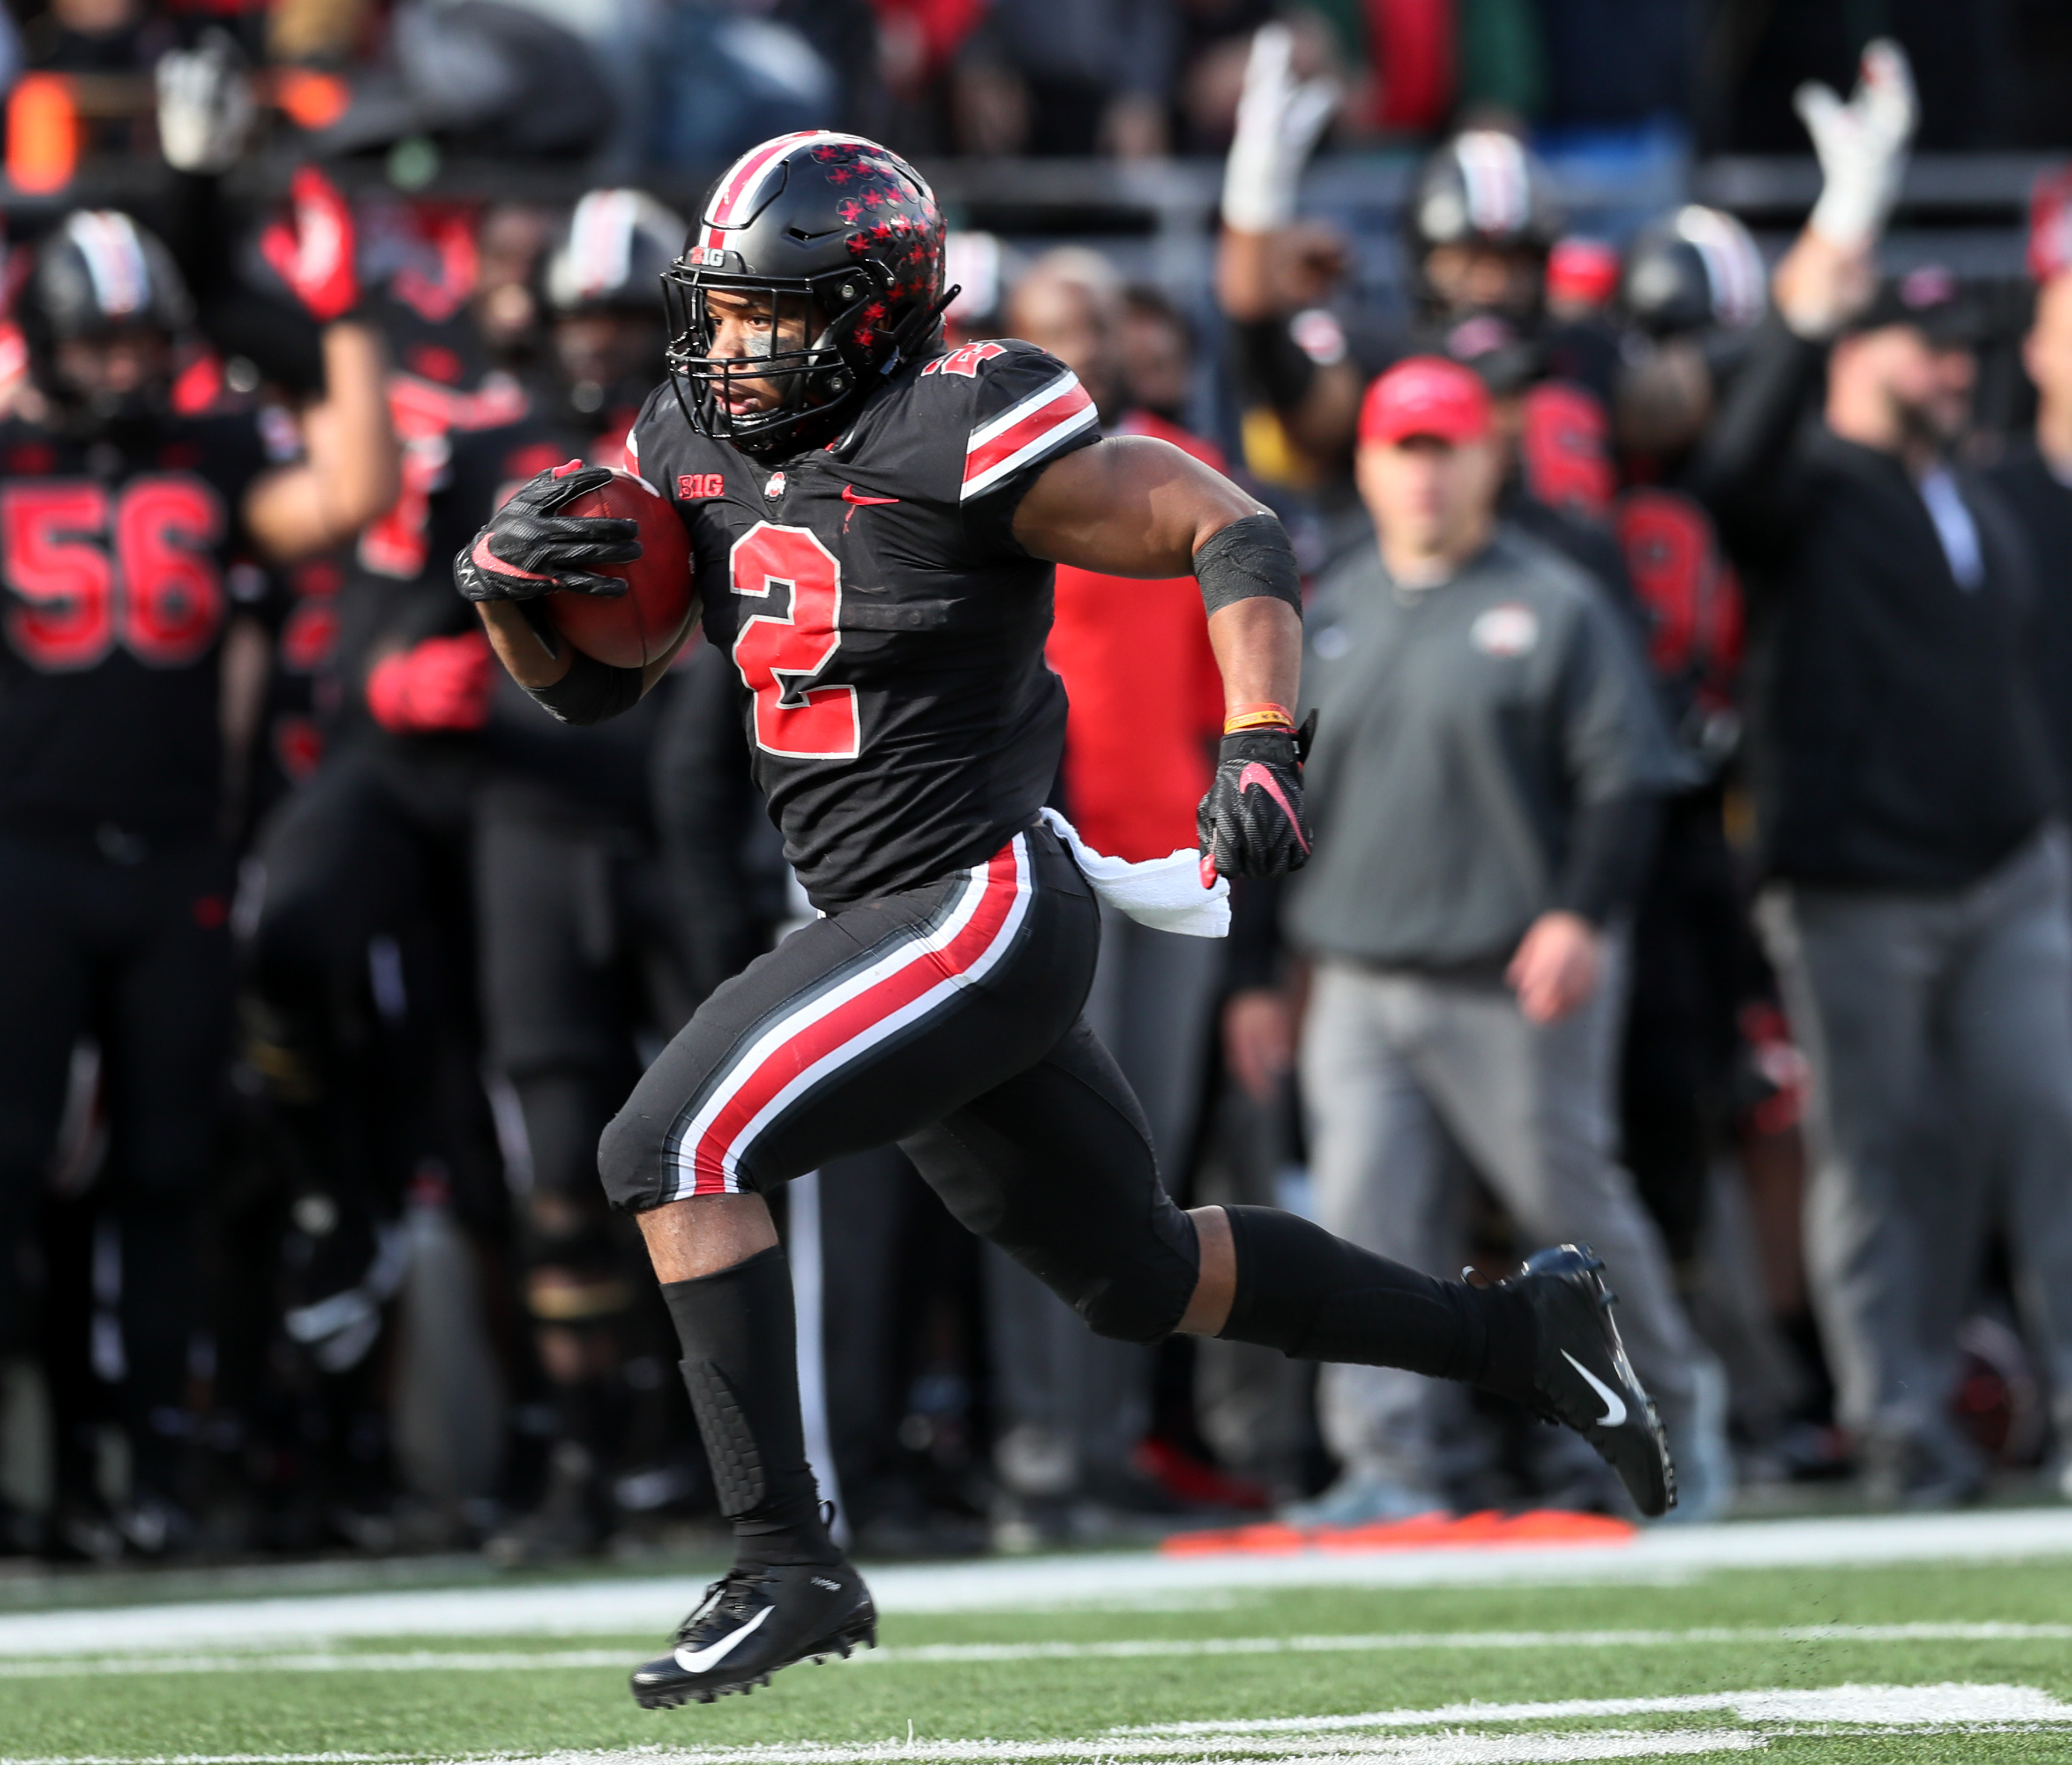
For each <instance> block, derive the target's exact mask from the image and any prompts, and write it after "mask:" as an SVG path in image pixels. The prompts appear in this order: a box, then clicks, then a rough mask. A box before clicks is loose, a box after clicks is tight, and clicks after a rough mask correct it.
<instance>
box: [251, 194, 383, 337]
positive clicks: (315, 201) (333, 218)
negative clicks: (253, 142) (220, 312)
mask: <svg viewBox="0 0 2072 1765" xmlns="http://www.w3.org/2000/svg"><path fill="white" fill-rule="evenodd" d="M288 201H289V206H290V211H291V214H290V219H289V220H277V221H274V222H273V223H272V224H270V225H269V226H268V227H267V228H266V229H265V231H264V232H261V234H260V235H259V249H260V252H261V254H262V255H263V256H264V257H265V260H266V261H267V262H268V263H269V264H271V265H273V269H274V270H275V272H276V273H277V274H278V275H279V276H280V278H281V279H282V281H283V282H286V284H287V285H288V286H290V288H292V289H293V290H294V292H295V298H297V299H298V300H299V301H301V302H302V304H303V305H304V306H305V307H307V308H309V310H310V316H311V317H312V318H314V319H315V320H316V321H317V323H319V324H321V325H328V324H330V323H331V322H332V320H334V319H342V318H343V317H344V316H345V315H346V314H347V313H349V312H351V311H352V309H353V308H354V307H356V306H358V305H359V304H360V278H359V275H358V274H357V272H356V269H355V268H354V265H353V238H354V236H353V228H352V208H351V207H350V206H349V205H348V204H347V202H346V200H345V198H344V197H343V196H342V195H339V189H338V186H337V185H336V184H335V183H332V182H331V179H328V178H327V177H326V176H325V175H323V173H322V172H320V171H318V170H317V169H316V167H314V166H305V167H302V170H301V171H298V172H297V173H296V174H295V176H294V182H293V183H290V185H289V187H288Z"/></svg>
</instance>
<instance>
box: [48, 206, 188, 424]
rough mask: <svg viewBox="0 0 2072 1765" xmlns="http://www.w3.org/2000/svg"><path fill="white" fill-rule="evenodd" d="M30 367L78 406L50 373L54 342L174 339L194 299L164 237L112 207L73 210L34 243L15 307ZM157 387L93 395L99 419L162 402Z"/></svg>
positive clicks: (165, 391)
mask: <svg viewBox="0 0 2072 1765" xmlns="http://www.w3.org/2000/svg"><path fill="white" fill-rule="evenodd" d="M16 317H17V318H18V319H19V322H20V324H21V327H22V335H23V341H24V342H25V343H26V344H27V346H28V351H29V366H30V372H31V374H32V375H33V376H34V377H35V381H36V384H37V385H38V386H39V388H40V389H41V390H42V391H43V393H44V394H45V396H46V397H49V398H50V399H51V400H52V401H53V402H54V403H56V405H59V406H60V408H61V409H73V408H75V407H80V406H81V405H83V404H84V403H85V402H88V401H84V400H83V399H82V397H81V395H80V393H78V392H77V390H76V389H75V388H73V387H72V386H71V385H68V384H67V383H66V382H65V381H64V379H63V378H62V377H61V376H60V375H59V374H58V372H56V362H55V360H54V356H55V352H56V347H57V345H58V344H61V343H70V342H73V341H75V340H78V339H91V338H96V337H107V336H110V335H114V334H115V333H117V332H119V331H131V330H150V331H162V332H163V333H164V334H165V335H166V336H167V337H168V338H169V339H178V338H179V337H180V336H181V335H183V333H184V332H186V331H187V330H188V329H189V328H190V327H191V326H192V324H193V323H194V318H195V311H194V302H193V300H192V298H191V297H190V296H189V294H188V293H187V283H186V282H185V281H184V280H183V278H182V277H181V275H180V273H179V268H178V267H177V266H176V265H175V263H174V262H173V254H172V253H171V252H170V251H168V250H167V249H166V247H165V245H164V244H163V242H162V241H160V240H159V239H158V238H157V237H155V236H154V235H153V234H152V233H151V232H149V231H147V230H146V228H142V227H140V226H138V224H137V223H136V222H135V221H134V220H131V219H130V218H129V216H127V215H125V214H123V213H121V212H118V211H117V210H114V209H108V208H80V209H75V210H74V211H73V212H72V213H71V214H69V215H67V216H65V218H64V220H62V221H61V222H60V223H59V224H58V227H57V228H56V231H55V232H51V233H50V234H49V235H48V236H47V237H45V238H44V239H43V241H42V243H41V244H40V245H38V247H37V248H36V257H35V266H34V267H33V268H32V269H31V271H30V273H29V277H28V281H27V284H26V285H25V286H24V287H23V290H22V292H21V294H20V297H19V301H18V303H17V307H16ZM170 394H171V381H170V377H169V378H168V380H167V381H166V384H164V385H152V386H146V387H143V388H140V389H138V391H136V392H135V393H125V394H121V395H118V396H104V397H97V398H95V399H93V400H92V401H90V402H91V404H92V406H93V409H92V410H91V411H90V412H85V411H84V410H81V411H80V412H79V414H80V415H83V416H91V417H93V418H128V417H134V416H138V415H141V414H143V413H146V412H148V411H150V410H154V409H158V407H160V406H161V405H163V404H165V403H166V401H167V399H168V397H170Z"/></svg>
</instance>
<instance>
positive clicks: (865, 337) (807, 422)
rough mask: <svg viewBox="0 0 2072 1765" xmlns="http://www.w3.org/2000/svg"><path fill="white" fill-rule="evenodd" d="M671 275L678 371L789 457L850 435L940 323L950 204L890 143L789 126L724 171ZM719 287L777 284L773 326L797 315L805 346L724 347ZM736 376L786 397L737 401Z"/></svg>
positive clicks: (714, 415)
mask: <svg viewBox="0 0 2072 1765" xmlns="http://www.w3.org/2000/svg"><path fill="white" fill-rule="evenodd" d="M662 288H663V298H664V303H665V305H666V306H667V307H668V315H669V320H668V323H669V331H670V339H669V352H668V361H669V376H670V380H671V381H672V384H673V385H674V386H675V388H676V397H677V399H678V401H679V402H680V404H681V405H682V406H683V408H684V413H685V416H686V417H688V418H689V420H690V422H691V425H692V426H693V428H695V429H697V430H699V431H700V432H701V433H702V434H708V435H713V436H717V437H719V438H722V439H725V440H727V441H730V442H733V443H734V446H737V447H739V448H741V449H742V450H743V451H745V452H747V453H750V454H753V455H757V456H759V457H769V458H784V457H788V456H789V455H791V454H794V453H798V452H800V451H804V449H806V448H808V447H815V446H820V445H821V444H822V443H824V442H828V441H831V440H833V438H834V437H835V436H837V435H838V434H841V431H842V430H843V429H844V428H845V427H846V426H848V424H849V420H850V419H851V418H852V417H853V415H854V413H855V412H856V410H857V407H858V406H859V405H861V404H862V402H863V401H864V400H865V399H866V398H868V397H870V394H871V393H872V391H873V390H874V389H875V388H876V387H877V386H878V385H880V384H881V383H882V381H883V379H884V376H886V375H887V374H890V373H891V372H893V371H894V369H896V368H898V366H899V364H901V363H902V362H905V361H911V360H913V359H914V358H915V356H916V355H917V354H918V353H919V352H920V351H921V350H922V349H923V348H924V347H925V346H926V345H927V343H928V342H929V341H930V340H931V339H932V338H933V337H934V336H935V332H936V330H937V322H938V320H939V317H940V315H941V313H942V310H943V307H944V306H945V305H946V304H947V303H948V297H947V296H945V295H944V294H943V217H942V213H941V211H940V210H939V209H938V208H936V206H935V192H934V191H931V190H930V189H929V187H928V186H927V182H926V181H925V180H924V179H923V178H922V176H921V175H920V174H919V172H918V171H915V169H914V168H913V167H911V166H910V165H908V164H907V163H906V161H905V160H903V159H902V158H900V157H899V156H898V154H895V153H894V152H892V151H891V150H889V149H887V148H885V147H881V146H878V143H877V142H874V141H866V140H865V139H864V138H862V137H861V135H845V134H833V133H831V132H829V131H828V130H810V131H808V132H805V133H803V134H791V135H779V137H778V138H776V139H775V140H774V141H766V142H763V145H762V146H759V147H756V148H754V149H753V150H750V151H749V152H747V153H745V154H742V156H741V158H738V159H737V160H736V161H734V163H733V164H732V165H731V166H730V167H727V169H726V171H724V172H723V173H722V174H721V175H720V178H719V180H718V182H717V183H715V184H714V185H713V188H712V192H711V194H710V195H709V196H708V197H707V199H706V200H705V207H704V208H703V210H702V212H701V214H700V216H699V220H698V222H697V225H696V226H695V227H693V228H692V229H691V236H690V238H689V241H687V242H686V243H685V246H684V249H683V252H682V254H681V255H680V257H678V258H677V259H676V262H675V263H674V264H672V265H671V266H670V268H669V269H668V272H667V273H666V274H664V277H663V282H662ZM714 290H730V291H738V292H741V293H742V294H759V295H763V296H766V297H767V298H768V299H769V300H770V302H771V317H772V319H773V325H772V332H773V337H775V335H778V334H779V333H781V332H782V331H784V330H785V329H786V328H787V327H786V326H785V323H784V321H785V317H786V315H787V312H788V313H791V314H794V315H797V319H798V322H799V323H798V326H797V329H796V335H801V336H803V337H804V339H806V341H805V343H804V346H803V347H800V348H789V349H775V350H774V352H773V353H771V354H770V355H767V356H750V357H740V356H732V357H722V356H714V355H713V352H712V339H713V323H712V321H711V319H710V318H709V315H708V314H707V312H706V309H705V297H706V295H707V294H709V293H711V292H713V291H714ZM952 293H954V290H952ZM730 381H774V382H775V383H776V385H778V386H779V387H780V388H781V389H782V390H783V399H782V401H780V402H779V404H778V405H776V406H775V407H774V408H773V409H770V410H768V411H761V412H755V413H744V414H741V415H735V414H734V413H731V412H730V411H729V410H728V409H727V408H726V402H725V401H724V398H723V397H722V394H723V393H724V391H725V389H726V387H727V385H728V384H729V383H730Z"/></svg>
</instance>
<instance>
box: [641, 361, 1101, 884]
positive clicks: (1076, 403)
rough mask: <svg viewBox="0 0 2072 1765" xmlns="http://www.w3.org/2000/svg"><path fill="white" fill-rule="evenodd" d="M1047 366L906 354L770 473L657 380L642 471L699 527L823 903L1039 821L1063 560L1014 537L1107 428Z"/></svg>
mask: <svg viewBox="0 0 2072 1765" xmlns="http://www.w3.org/2000/svg"><path fill="white" fill-rule="evenodd" d="M1099 437H1100V430H1099V428H1098V426H1097V423H1096V417H1095V413H1094V408H1093V405H1092V402H1091V400H1090V399H1089V398H1088V397H1087V394H1086V392H1085V391H1084V389H1083V388H1082V387H1081V386H1080V385H1079V381H1078V380H1077V378H1076V377H1075V376H1074V375H1073V374H1072V373H1071V371H1070V370H1069V369H1067V368H1066V367H1065V366H1064V365H1063V364H1062V363H1060V362H1059V361H1058V360H1056V359H1055V358H1054V357H1053V356H1048V355H1046V354H1045V353H1044V352H1042V350H1040V349H1037V348H1034V347H1033V346H1032V345H1030V344H1022V343H981V344H966V345H965V346H964V347H963V348H960V349H955V350H950V351H947V352H943V353H942V354H939V355H937V356H934V357H933V358H932V359H931V360H926V361H921V362H917V363H915V364H912V365H911V366H909V367H907V368H904V369H902V371H901V372H899V373H898V374H897V375H895V376H894V377H893V378H892V380H891V381H890V382H889V383H888V384H887V385H886V387H885V389H883V390H882V392H880V393H878V394H877V395H876V396H875V397H873V398H872V399H871V400H870V401H869V402H868V403H867V404H865V406H864V407H863V409H862V411H861V413H860V414H859V415H858V417H857V420H856V422H855V423H854V424H853V426H851V427H850V429H849V430H848V432H847V433H846V434H843V435H842V436H841V437H840V438H837V440H836V441H835V442H832V443H831V444H830V445H828V446H826V447H824V448H821V449H819V450H816V451H814V452H812V453H808V454H804V455H800V456H799V457H797V458H796V459H789V460H787V461H786V462H784V463H783V467H781V468H780V469H778V470H775V471H772V470H770V469H769V468H768V467H766V466H764V465H762V464H759V463H757V462H756V461H754V460H753V459H750V458H749V457H748V456H747V455H746V454H743V453H742V452H741V451H738V449H736V448H735V447H734V446H731V445H730V443H728V442H724V441H721V440H717V439H715V438H712V437H709V436H705V435H701V434H698V433H697V432H696V431H695V430H693V429H692V427H691V426H690V424H689V422H688V421H687V420H686V418H685V416H684V413H683V412H682V410H681V409H680V407H679V405H677V402H676V397H675V395H674V394H673V393H672V391H671V390H670V389H669V388H668V386H666V385H664V386H663V387H661V388H660V389H658V390H657V391H656V393H654V394H653V395H652V396H651V397H649V399H648V403H647V405H646V406H645V407H644V408H643V410H642V412H641V414H640V419H639V422H638V423H636V424H635V426H634V433H633V441H632V444H631V451H632V453H633V454H634V455H635V469H636V470H637V471H639V473H640V474H641V475H642V476H643V477H644V478H645V479H647V480H648V482H649V483H652V485H654V487H655V488H656V489H657V490H659V491H660V492H662V493H663V494H664V496H668V497H670V498H671V499H672V500H674V502H675V504H676V508H677V510H678V512H679V513H680V514H681V516H683V519H684V524H685V527H686V528H687V529H688V530H689V534H690V539H691V553H692V559H693V567H694V568H695V570H696V571H697V584H698V589H699V592H700V595H701V599H702V601H703V603H704V609H705V635H706V636H707V637H708V638H709V640H711V641H712V643H713V644H715V645H716V646H717V648H719V649H720V650H721V651H722V652H724V653H725V654H726V655H727V656H730V657H731V658H732V660H733V663H734V669H735V670H736V671H737V672H738V674H739V676H740V678H741V680H742V683H743V685H745V686H746V689H747V695H748V697H747V708H746V718H747V722H748V736H749V743H750V752H751V755H752V756H753V760H754V774H755V780H756V783H757V784H758V785H759V787H760V788H762V791H763V794H764V796H766V797H767V799H768V800H769V804H770V813H771V817H772V818H773V819H774V820H775V821H776V823H777V825H778V826H779V829H782V830H783V835H784V846H785V856H786V857H787V858H788V859H789V860H790V861H791V866H792V867H793V868H794V869H795V870H796V871H797V872H798V874H799V879H800V882H801V883H802V884H803V885H804V887H805V890H806V893H807V895H808V897H809V898H810V899H812V903H813V904H814V905H815V906H816V907H820V908H823V909H826V910H829V911H832V910H833V909H835V908H837V907H844V906H847V905H848V904H849V903H852V902H855V901H860V900H865V899H870V898H871V897H872V896H874V895H886V894H889V893H891V892H893V891H896V890H900V889H906V888H911V887H915V886H916V885H918V884H920V883H923V882H927V881H929V880H931V878H935V877H939V876H941V875H943V874H945V873H946V872H948V871H950V870H956V869H959V868H961V867H964V866H968V865H972V864H976V863H978V862H981V861H982V860H983V859H985V858H989V857H990V856H991V855H992V854H993V853H994V852H996V851H997V850H999V849H1000V848H1001V846H1002V845H1005V843H1006V842H1007V841H1008V839H1009V837H1011V836H1012V835H1013V833H1014V832H1015V831H1016V830H1017V829H1020V828H1022V827H1025V826H1026V825H1028V823H1029V821H1030V819H1031V817H1034V814H1035V813H1036V812H1037V810H1038V808H1041V807H1042V804H1043V802H1044V800H1045V798H1046V796H1048V795H1049V793H1050V788H1051V784H1052V782H1053V780H1054V778H1055V777H1056V775H1057V770H1058V763H1059V756H1060V754H1061V752H1062V751H1063V743H1064V730H1065V691H1064V687H1063V685H1062V683H1061V682H1060V681H1059V679H1058V677H1057V676H1056V675H1054V674H1053V673H1051V672H1050V669H1048V668H1047V667H1046V665H1045V664H1044V660H1043V644H1044V640H1045V638H1046V636H1047V635H1048V633H1049V632H1050V595H1051V579H1052V568H1051V566H1050V565H1049V564H1048V563H1046V562H1042V560H1040V559H1038V558H1035V557H1030V554H1029V553H1027V552H1026V551H1024V550H1023V549H1022V548H1021V547H1020V546H1019V545H1017V544H1016V543H1015V541H1014V537H1013V520H1014V512H1015V510H1016V508H1017V507H1018V506H1019V505H1020V503H1021V501H1022V496H1024V495H1025V494H1026V492H1027V491H1028V489H1029V487H1030V485H1031V484H1032V483H1034V482H1035V480H1036V479H1037V478H1038V476H1039V475H1041V474H1042V471H1043V470H1044V468H1045V467H1048V466H1050V464H1052V463H1054V461H1056V460H1058V459H1060V458H1062V457H1063V455H1066V454H1067V453H1069V452H1071V451H1073V450H1074V449H1075V448H1079V447H1083V446H1087V444H1088V443H1090V442H1094V441H1096V440H1097V439H1099Z"/></svg>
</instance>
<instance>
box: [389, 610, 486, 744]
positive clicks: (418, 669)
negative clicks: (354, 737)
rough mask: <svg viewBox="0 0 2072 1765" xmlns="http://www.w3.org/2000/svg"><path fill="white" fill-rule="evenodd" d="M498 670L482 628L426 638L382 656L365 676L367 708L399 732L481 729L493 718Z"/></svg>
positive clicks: (420, 732) (416, 733) (406, 733)
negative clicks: (452, 634)
mask: <svg viewBox="0 0 2072 1765" xmlns="http://www.w3.org/2000/svg"><path fill="white" fill-rule="evenodd" d="M495 686H496V673H495V663H494V660H493V659H492V658H491V654H490V649H489V640H488V639H487V637H485V636H483V634H482V633H481V632H463V633H462V634H461V635H460V636H458V637H428V638H426V640H424V641H423V642H422V643H421V644H417V645H415V646H414V647H413V648H409V649H407V650H403V651H401V652H399V653H397V654H396V655H394V656H386V657H384V659H383V660H380V661H379V662H377V663H376V664H375V666H374V671H373V673H371V674H369V675H368V677H367V708H368V710H370V711H372V713H373V714H374V721H375V722H377V723H379V724H380V726H382V728H384V730H393V731H394V732H395V733H396V734H398V735H426V734H433V733H434V732H436V731H438V730H479V729H480V728H481V727H482V726H483V724H485V723H487V722H488V721H489V699H490V695H491V693H493V692H494V691H495Z"/></svg>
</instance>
